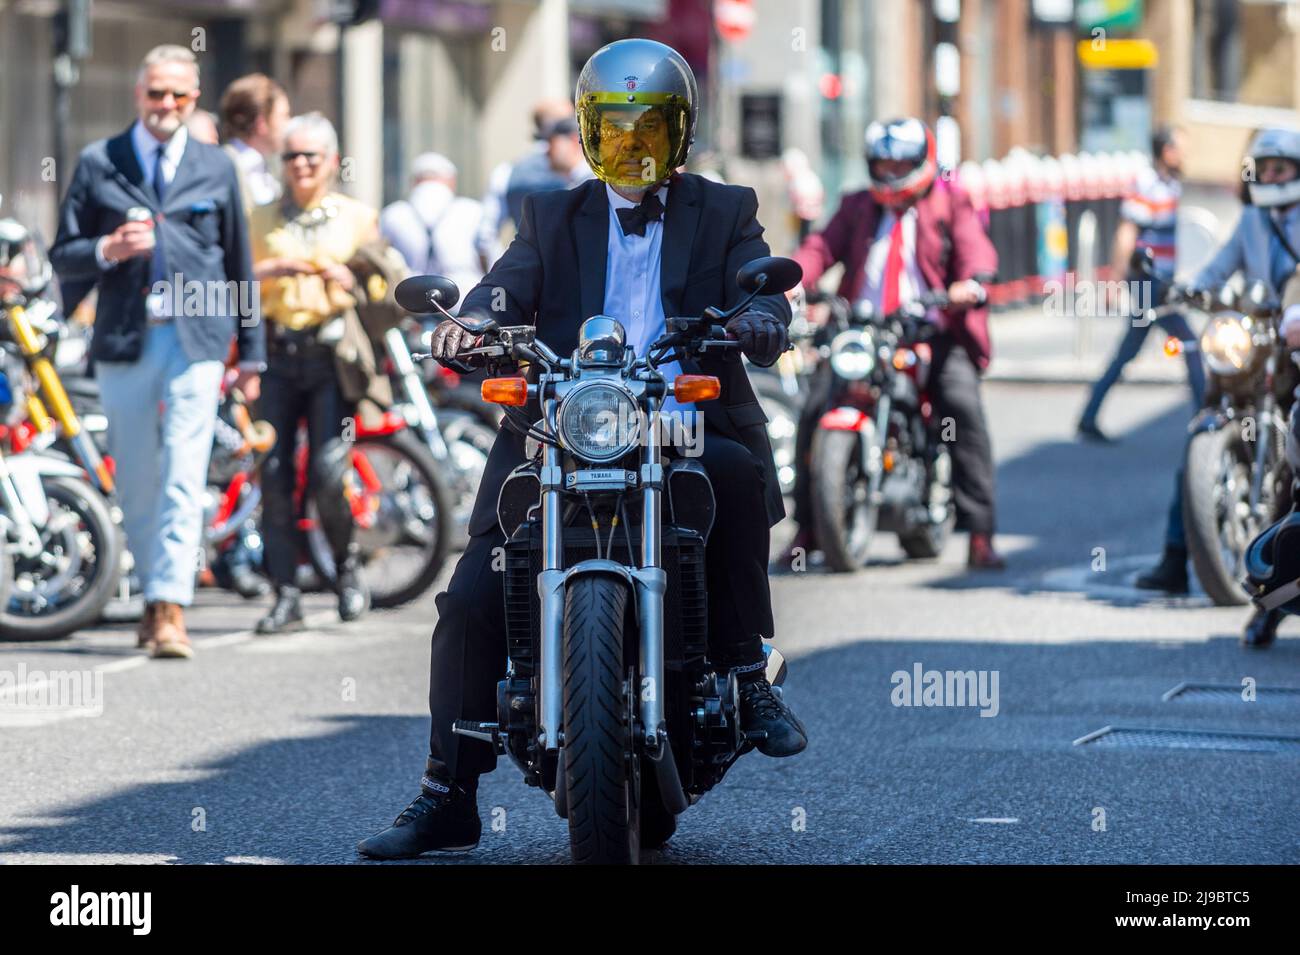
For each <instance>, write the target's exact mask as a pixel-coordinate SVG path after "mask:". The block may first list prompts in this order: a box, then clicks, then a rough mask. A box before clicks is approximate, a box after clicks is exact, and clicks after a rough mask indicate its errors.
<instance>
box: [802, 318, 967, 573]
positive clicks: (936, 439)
mask: <svg viewBox="0 0 1300 955" xmlns="http://www.w3.org/2000/svg"><path fill="white" fill-rule="evenodd" d="M817 299H820V300H822V301H825V302H827V304H828V305H829V306H830V314H831V318H830V321H829V322H827V324H826V325H825V326H824V327H823V328H822V330H821V332H820V333H819V335H818V345H819V350H820V353H821V354H822V355H823V356H824V357H825V359H826V360H825V361H824V362H823V364H822V366H821V367H820V368H819V369H818V371H817V375H819V376H825V377H824V378H823V379H822V380H821V381H819V382H815V383H814V384H813V386H812V389H811V392H812V395H813V396H815V397H813V398H812V399H810V400H818V399H817V397H816V396H820V398H821V400H820V407H819V408H818V409H817V413H818V419H817V428H816V431H815V432H814V434H813V438H812V449H811V465H810V467H809V469H808V473H809V475H810V480H811V482H812V486H811V489H810V490H811V502H812V514H813V521H814V525H815V528H816V533H817V541H818V544H819V546H820V547H821V549H822V552H823V553H824V555H825V557H826V563H827V565H828V566H829V567H830V568H831V569H832V570H836V571H841V572H843V571H852V570H857V569H858V568H860V567H864V566H866V563H867V558H868V552H869V551H870V548H871V542H872V540H873V539H874V537H875V534H876V532H877V531H881V530H884V531H892V532H894V533H895V534H897V535H898V543H899V545H900V546H901V547H902V548H903V551H904V552H905V553H906V554H907V556H908V557H913V558H934V557H938V556H939V553H940V552H941V551H942V550H943V546H944V543H945V542H946V541H947V539H948V536H949V534H951V532H952V528H953V524H954V523H955V520H956V511H955V508H954V505H953V498H952V460H951V457H950V455H949V452H948V448H947V446H946V445H945V443H944V435H943V434H942V431H941V429H940V428H939V427H938V422H936V421H935V420H934V409H933V406H932V404H931V401H930V395H929V392H928V388H929V384H930V382H929V376H930V368H931V352H930V346H929V344H928V343H927V340H928V339H929V338H930V337H931V336H932V335H933V333H934V332H935V331H937V329H938V326H937V325H935V324H934V323H932V322H929V321H927V320H926V317H925V316H926V312H927V311H928V310H929V309H931V308H944V307H946V306H947V304H948V300H947V296H946V295H943V294H942V293H927V294H925V295H923V296H921V297H920V298H919V299H917V300H916V301H914V302H911V303H908V304H907V305H904V306H902V307H901V308H899V309H897V310H895V311H893V312H890V313H889V314H887V315H877V314H875V313H874V311H873V310H872V308H871V306H870V304H869V303H868V302H865V301H864V302H861V303H859V304H858V306H856V307H851V306H850V305H849V303H848V302H846V301H845V300H844V299H842V298H838V297H835V296H818V297H817ZM817 299H814V298H813V297H812V296H810V297H809V301H810V302H811V301H815V300H817Z"/></svg>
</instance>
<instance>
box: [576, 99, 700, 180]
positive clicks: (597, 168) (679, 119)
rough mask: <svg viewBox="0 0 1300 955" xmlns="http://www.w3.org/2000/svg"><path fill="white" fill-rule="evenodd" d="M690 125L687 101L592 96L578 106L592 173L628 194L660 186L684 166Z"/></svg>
mask: <svg viewBox="0 0 1300 955" xmlns="http://www.w3.org/2000/svg"><path fill="white" fill-rule="evenodd" d="M688 120H689V111H688V109H687V107H686V102H685V100H683V99H682V97H680V96H676V95H674V94H671V93H589V94H587V95H586V96H585V97H583V98H582V100H581V101H580V102H579V104H578V128H579V131H580V132H581V134H582V151H583V154H584V155H585V156H586V158H587V164H588V165H589V166H591V171H592V172H593V173H595V175H596V178H598V179H600V180H601V181H603V182H607V183H609V184H610V185H613V186H623V187H626V188H630V189H636V188H642V187H646V186H651V185H653V184H654V183H656V182H660V181H662V180H664V179H666V178H668V176H670V175H672V173H673V171H674V170H675V169H676V168H677V167H678V166H680V165H681V164H682V162H683V161H684V160H685V158H686V150H687V148H688V147H689V145H690V144H689V143H688V142H687V141H686V130H687V124H688Z"/></svg>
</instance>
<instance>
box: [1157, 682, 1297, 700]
mask: <svg viewBox="0 0 1300 955" xmlns="http://www.w3.org/2000/svg"><path fill="white" fill-rule="evenodd" d="M1245 689H1246V687H1245V686H1243V685H1242V684H1232V683H1192V682H1190V681H1184V682H1182V683H1179V684H1178V685H1177V686H1176V687H1174V688H1173V689H1172V690H1170V691H1169V692H1167V693H1166V694H1165V695H1164V696H1162V697H1160V699H1161V700H1162V701H1163V702H1165V703H1168V702H1169V701H1170V700H1178V701H1179V702H1185V703H1240V702H1244V700H1245V698H1244V697H1243V696H1242V695H1241V694H1242V692H1243V691H1244V690H1245ZM1253 692H1254V694H1255V700H1254V702H1261V703H1300V687H1296V686H1256V687H1254V688H1253Z"/></svg>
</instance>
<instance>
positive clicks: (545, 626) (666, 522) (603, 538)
mask: <svg viewBox="0 0 1300 955" xmlns="http://www.w3.org/2000/svg"><path fill="white" fill-rule="evenodd" d="M799 277H800V270H799V267H798V265H797V264H796V263H794V262H792V261H790V260H788V259H777V258H764V259H757V260H755V261H753V262H750V263H748V264H747V265H745V266H744V267H742V268H741V269H740V271H739V273H738V275H737V282H738V284H739V286H740V288H741V289H742V290H743V291H744V292H745V293H746V294H745V295H744V297H743V298H742V299H741V301H739V302H738V303H737V304H735V305H734V306H733V307H732V308H730V309H728V310H726V311H720V310H717V309H712V308H711V309H708V310H706V312H705V314H704V315H702V316H700V317H692V318H670V319H668V321H667V323H666V326H667V331H666V333H665V335H664V336H663V337H662V338H660V339H659V341H657V342H656V343H655V344H654V345H653V346H651V349H650V353H649V354H647V355H639V356H638V355H636V354H635V353H634V351H633V349H631V348H630V347H628V346H627V345H626V333H625V330H624V328H623V326H622V325H621V324H620V323H619V322H617V321H616V320H614V319H612V318H609V317H606V316H595V317H592V318H588V319H587V320H586V321H585V322H584V323H583V325H582V329H581V332H580V337H579V344H578V347H577V349H576V350H575V351H574V353H573V354H572V355H571V356H567V357H562V356H560V355H557V354H556V353H555V352H554V351H553V350H552V349H551V348H549V347H548V346H547V345H546V344H545V343H544V342H542V341H540V340H539V339H538V338H537V329H536V328H535V327H534V326H531V325H524V326H511V327H503V326H498V325H497V324H496V322H494V321H492V320H490V319H488V320H475V319H471V318H468V317H463V316H462V317H458V318H454V319H453V320H454V321H456V322H457V323H458V324H460V325H461V327H463V328H465V329H467V330H468V331H470V332H472V333H473V334H475V335H481V336H483V341H484V344H483V345H481V346H480V347H478V348H476V349H473V350H472V351H471V352H470V354H477V355H481V356H483V357H484V358H485V359H486V360H487V362H488V363H489V366H490V367H491V368H492V369H493V370H502V368H503V366H505V365H507V364H508V363H513V362H515V361H527V362H529V363H530V364H531V365H532V366H533V367H535V368H536V369H539V370H540V372H541V373H540V375H538V376H536V381H535V382H531V383H530V382H529V381H528V380H527V379H525V378H524V377H517V376H516V377H492V378H488V379H486V380H485V381H484V382H483V384H482V393H483V397H484V398H486V399H487V400H489V401H493V402H496V403H498V404H500V405H501V406H502V408H503V410H504V412H505V426H506V427H510V428H512V429H517V430H518V431H519V432H520V433H522V434H526V435H528V436H530V437H531V438H532V439H533V440H534V441H535V442H536V444H537V448H538V450H537V453H536V454H534V455H533V456H532V458H531V460H529V461H528V462H526V463H525V464H522V465H520V466H519V467H518V468H516V469H515V471H514V472H513V473H512V474H511V475H510V477H509V478H508V480H507V481H506V483H505V485H504V487H503V488H502V491H501V494H500V497H499V499H498V507H497V515H498V519H499V521H500V524H501V527H502V529H503V530H504V532H505V534H506V537H507V543H506V545H505V553H504V555H503V568H504V569H503V573H504V575H505V614H506V625H507V630H508V640H509V647H508V654H509V663H508V670H507V673H506V674H505V678H504V679H503V680H502V681H501V682H500V684H498V700H499V708H498V721H497V722H496V723H477V722H467V721H463V720H459V721H457V722H456V724H455V727H454V729H455V731H456V732H457V733H459V734H461V735H465V736H468V737H471V738H474V739H478V740H482V741H484V742H485V743H486V744H488V745H491V746H493V747H495V748H496V750H497V752H499V753H504V754H507V755H509V757H510V758H511V760H513V761H514V762H515V764H516V765H518V766H519V768H520V769H521V770H522V771H523V773H524V777H525V781H526V782H527V783H529V784H530V785H534V786H538V787H540V788H541V789H542V790H543V791H545V792H546V793H547V795H549V796H550V797H551V798H552V799H553V800H554V802H555V808H556V812H557V813H558V814H559V815H560V816H562V817H565V818H567V819H568V824H569V842H570V851H571V854H572V857H573V859H574V860H575V861H577V862H583V863H627V862H636V861H638V858H639V852H640V850H641V849H642V848H653V847H657V846H658V845H660V844H662V842H663V841H664V840H665V839H666V838H667V837H668V836H669V835H670V834H671V832H672V830H673V827H674V825H675V821H674V820H675V816H676V814H678V813H681V812H683V811H685V810H686V808H687V807H688V806H689V805H690V804H691V803H693V802H694V801H696V800H697V799H699V797H700V796H702V795H703V794H704V793H706V792H708V791H709V790H710V789H711V788H713V787H714V786H716V785H717V784H718V783H719V782H720V781H721V780H722V778H723V776H724V774H725V773H726V772H727V770H728V769H729V768H730V767H731V766H732V765H733V764H734V763H735V761H736V759H738V758H739V757H740V756H741V755H743V754H744V753H746V752H748V751H749V749H751V748H752V747H753V745H754V741H753V740H752V739H747V738H746V737H745V736H744V734H742V733H741V731H740V728H739V721H738V718H739V705H738V693H737V685H736V680H735V676H734V674H730V673H728V674H726V675H720V674H719V673H718V668H717V667H716V666H715V665H714V664H713V663H712V662H711V661H710V659H709V651H708V632H707V620H708V614H707V606H708V593H707V590H706V586H705V565H704V548H705V542H706V541H707V539H708V534H709V530H710V527H711V525H712V519H713V513H714V494H713V489H712V487H711V485H710V482H709V478H708V475H707V473H706V472H705V470H704V468H703V466H702V465H701V464H700V463H699V461H698V460H695V459H693V458H689V457H681V458H675V459H662V458H661V455H660V434H659V409H660V405H661V402H662V401H663V399H664V398H665V397H667V396H669V395H672V396H674V397H675V398H676V400H677V401H679V402H683V403H689V402H696V401H705V400H710V399H713V398H717V397H718V395H719V393H720V386H719V382H718V379H717V378H714V377H712V376H705V375H678V376H677V377H676V378H675V379H673V380H667V379H665V378H664V376H663V375H662V374H661V373H660V371H659V370H658V369H659V367H660V366H661V365H662V364H663V363H665V362H667V361H670V360H673V359H674V358H677V357H679V353H680V354H681V355H706V354H717V353H719V352H723V351H728V350H731V349H733V348H734V347H735V346H736V342H735V341H732V340H729V339H727V337H726V333H725V331H724V329H723V327H722V326H724V325H725V324H726V322H727V321H728V320H729V319H730V318H731V317H732V316H734V315H737V314H739V313H740V312H741V311H742V310H743V309H744V308H745V307H746V306H747V305H748V303H749V302H750V301H751V300H752V299H753V297H754V296H755V295H757V294H758V293H759V292H760V291H762V292H767V293H769V294H770V293H780V292H782V291H785V290H786V289H788V288H791V287H793V286H794V285H795V284H796V283H797V282H798V280H799ZM396 294H397V300H398V302H399V303H400V304H401V305H402V306H403V307H405V308H407V309H408V310H410V311H413V312H417V313H437V314H439V315H442V316H445V317H447V318H451V317H452V316H451V315H450V314H449V312H448V311H447V310H448V309H450V308H451V307H452V306H453V305H454V304H455V302H456V300H457V298H458V297H459V291H458V290H457V289H456V286H455V284H454V283H452V282H451V281H449V280H447V279H445V278H442V277H440V276H417V277H414V278H410V279H407V280H406V281H404V282H403V283H402V284H401V285H399V286H398V288H397V293H396ZM530 400H531V401H533V402H535V403H536V404H535V405H534V407H539V408H540V414H541V419H540V420H539V421H534V420H533V417H532V415H530V414H526V413H525V412H524V411H523V410H521V409H522V408H523V407H524V406H525V405H528V404H529V402H530ZM759 519H761V515H760V516H759ZM620 530H621V534H620ZM768 670H769V676H770V678H771V681H772V682H773V684H774V685H779V684H780V682H781V680H782V678H783V673H782V672H781V671H782V665H781V661H780V655H779V654H777V653H775V652H772V653H771V654H770V655H769V658H768Z"/></svg>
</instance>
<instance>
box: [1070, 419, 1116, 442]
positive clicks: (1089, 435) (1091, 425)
mask: <svg viewBox="0 0 1300 955" xmlns="http://www.w3.org/2000/svg"><path fill="white" fill-rule="evenodd" d="M1079 437H1080V438H1082V439H1083V440H1084V441H1091V442H1092V443H1093V444H1118V443H1119V442H1118V441H1117V440H1115V439H1114V438H1112V437H1111V436H1110V435H1108V434H1107V433H1106V432H1105V431H1102V430H1101V428H1099V427H1097V425H1096V423H1095V422H1092V421H1080V422H1079Z"/></svg>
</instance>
